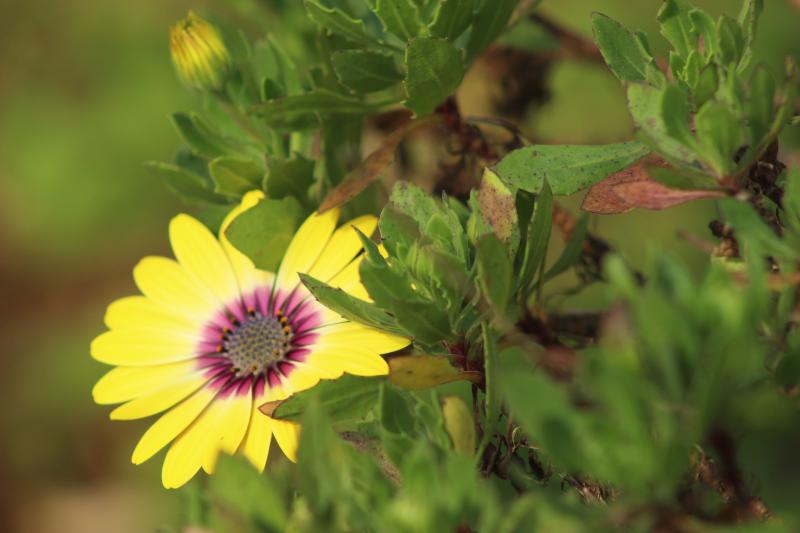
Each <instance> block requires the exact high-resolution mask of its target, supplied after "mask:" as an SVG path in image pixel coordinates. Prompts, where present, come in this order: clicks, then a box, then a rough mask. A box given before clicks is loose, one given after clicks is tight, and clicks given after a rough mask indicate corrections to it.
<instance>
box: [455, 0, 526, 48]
mask: <svg viewBox="0 0 800 533" xmlns="http://www.w3.org/2000/svg"><path fill="white" fill-rule="evenodd" d="M517 4H519V0H491V1H488V2H486V1H484V2H483V3H482V5H481V6H480V7H479V8H478V12H477V13H475V17H474V18H473V24H472V33H471V34H470V36H469V41H468V42H467V60H468V61H472V60H473V59H474V58H475V57H477V56H478V55H479V54H480V53H481V52H483V51H484V50H486V48H487V47H488V46H489V45H490V44H492V42H494V40H495V39H497V37H499V36H500V34H501V33H503V32H504V31H505V29H506V26H507V25H508V21H509V20H511V15H512V14H513V13H514V9H516V7H517Z"/></svg>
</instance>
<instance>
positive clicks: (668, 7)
mask: <svg viewBox="0 0 800 533" xmlns="http://www.w3.org/2000/svg"><path fill="white" fill-rule="evenodd" d="M691 11H692V6H691V4H689V2H688V1H687V0H666V1H665V2H664V4H663V5H662V6H661V9H660V10H659V12H658V17H657V18H658V22H659V23H660V24H661V35H663V36H664V37H666V39H667V40H668V41H669V42H670V43H671V44H672V46H673V47H674V48H675V51H677V52H678V54H679V55H680V56H681V57H682V58H684V59H686V58H687V57H689V52H691V51H693V50H696V49H697V37H698V35H697V32H696V30H695V26H694V24H692V21H691V18H690V16H689V13H690V12H691Z"/></svg>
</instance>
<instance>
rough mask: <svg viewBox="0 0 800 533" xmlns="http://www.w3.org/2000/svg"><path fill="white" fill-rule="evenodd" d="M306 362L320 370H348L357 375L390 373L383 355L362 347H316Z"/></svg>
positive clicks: (333, 371) (383, 374)
mask: <svg viewBox="0 0 800 533" xmlns="http://www.w3.org/2000/svg"><path fill="white" fill-rule="evenodd" d="M359 348H360V349H359ZM306 364H308V365H309V366H311V367H313V368H315V369H317V370H318V371H319V372H331V373H335V372H347V373H348V374H353V375H355V376H385V375H387V374H388V373H389V365H388V364H387V363H386V360H385V359H384V358H383V357H381V356H380V355H379V354H377V353H375V352H372V351H369V350H368V349H366V348H361V347H346V346H343V347H325V348H321V349H314V350H313V351H312V353H311V355H310V356H309V357H308V359H307V361H306Z"/></svg>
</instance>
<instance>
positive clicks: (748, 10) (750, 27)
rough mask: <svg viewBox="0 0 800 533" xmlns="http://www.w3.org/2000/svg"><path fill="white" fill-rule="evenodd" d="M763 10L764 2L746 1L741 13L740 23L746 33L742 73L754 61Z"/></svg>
mask: <svg viewBox="0 0 800 533" xmlns="http://www.w3.org/2000/svg"><path fill="white" fill-rule="evenodd" d="M763 10H764V0H745V2H744V4H742V10H741V11H740V12H739V17H738V22H739V26H740V27H741V28H742V30H743V32H744V52H743V53H742V59H741V60H740V62H739V71H740V72H741V71H743V70H744V69H745V68H747V66H748V65H749V64H750V61H751V60H752V57H753V42H754V40H755V37H756V26H757V24H758V19H759V17H760V16H761V12H762V11H763Z"/></svg>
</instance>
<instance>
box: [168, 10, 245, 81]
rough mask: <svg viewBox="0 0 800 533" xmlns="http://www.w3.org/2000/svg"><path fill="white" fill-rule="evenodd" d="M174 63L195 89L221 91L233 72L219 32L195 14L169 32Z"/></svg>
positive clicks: (179, 72) (183, 79)
mask: <svg viewBox="0 0 800 533" xmlns="http://www.w3.org/2000/svg"><path fill="white" fill-rule="evenodd" d="M169 45H170V52H171V54H172V62H173V63H174V64H175V69H176V70H177V71H178V76H179V77H180V79H181V81H183V83H185V84H186V85H187V86H189V87H191V88H192V89H197V90H200V91H213V92H217V91H220V90H222V88H223V87H224V86H225V82H226V81H227V79H228V76H229V75H230V73H231V70H232V63H231V57H230V55H229V54H228V49H227V48H226V47H225V43H224V42H222V37H220V34H219V32H218V31H217V29H216V28H215V27H214V26H212V25H211V24H210V23H209V22H208V21H206V20H204V19H203V18H201V17H198V16H197V15H195V14H194V13H193V12H191V11H189V14H188V15H187V16H186V18H185V19H183V20H182V21H180V22H178V23H177V24H175V25H174V26H173V27H172V28H171V29H170V32H169Z"/></svg>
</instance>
